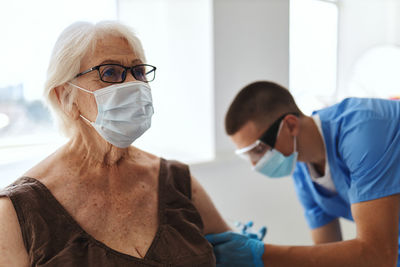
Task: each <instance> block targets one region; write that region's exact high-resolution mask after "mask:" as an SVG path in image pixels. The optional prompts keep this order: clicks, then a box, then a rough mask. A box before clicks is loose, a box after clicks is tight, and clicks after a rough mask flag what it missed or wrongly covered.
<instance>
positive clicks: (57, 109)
mask: <svg viewBox="0 0 400 267" xmlns="http://www.w3.org/2000/svg"><path fill="white" fill-rule="evenodd" d="M107 36H116V37H122V38H124V39H126V41H127V42H128V44H129V45H130V46H131V47H132V50H133V51H134V53H135V54H136V55H137V56H138V58H139V59H140V60H141V61H142V62H145V61H146V60H145V56H144V51H143V48H142V44H141V42H140V40H139V39H138V38H137V37H136V35H135V33H134V32H133V31H132V30H131V29H130V28H129V27H127V26H125V25H123V24H121V23H119V22H116V21H101V22H98V23H96V24H93V23H89V22H75V23H73V24H71V25H70V26H68V27H67V28H66V29H65V30H64V31H63V32H62V33H61V34H60V36H59V37H58V39H57V41H56V43H55V45H54V48H53V52H52V54H51V57H50V63H49V67H48V69H47V77H46V82H45V85H44V92H43V95H44V98H45V101H46V103H47V104H48V105H49V106H50V109H51V111H52V114H53V117H55V119H56V122H57V124H58V126H59V129H60V131H61V132H62V133H63V134H64V135H66V136H67V137H71V136H72V135H73V134H74V131H75V130H76V125H75V123H76V122H75V121H74V120H72V119H71V118H70V117H69V116H68V115H67V114H66V113H65V112H64V111H63V109H62V107H61V106H60V103H59V101H58V99H57V96H56V92H55V90H54V88H56V87H58V86H60V85H63V84H65V83H67V82H68V81H70V80H72V79H73V78H74V77H75V76H76V75H77V74H78V73H79V70H80V67H81V61H82V58H83V57H84V56H85V55H86V54H87V53H89V52H91V51H94V49H95V47H96V44H97V41H98V40H101V39H103V38H106V37H107ZM75 97H76V90H72V91H71V93H70V94H69V95H68V97H67V98H66V99H65V107H64V108H65V109H66V110H71V109H72V105H73V102H74V100H75Z"/></svg>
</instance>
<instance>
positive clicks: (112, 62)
mask: <svg viewBox="0 0 400 267" xmlns="http://www.w3.org/2000/svg"><path fill="white" fill-rule="evenodd" d="M102 64H119V65H123V64H122V62H121V61H119V60H115V59H105V60H103V61H102V62H101V63H100V64H99V65H102ZM131 64H132V65H135V64H143V62H142V61H141V60H140V59H138V58H137V59H134V60H132V61H131Z"/></svg>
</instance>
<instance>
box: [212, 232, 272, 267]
mask: <svg viewBox="0 0 400 267" xmlns="http://www.w3.org/2000/svg"><path fill="white" fill-rule="evenodd" d="M206 239H207V240H208V242H210V243H211V244H212V245H213V246H214V254H215V257H216V259H217V266H218V267H223V266H229V267H235V266H237V267H250V266H251V267H263V266H264V263H263V262H262V255H263V254H264V243H263V242H262V241H260V240H258V239H254V238H250V237H248V236H245V235H242V234H238V233H234V232H230V231H229V232H224V233H220V234H210V235H206Z"/></svg>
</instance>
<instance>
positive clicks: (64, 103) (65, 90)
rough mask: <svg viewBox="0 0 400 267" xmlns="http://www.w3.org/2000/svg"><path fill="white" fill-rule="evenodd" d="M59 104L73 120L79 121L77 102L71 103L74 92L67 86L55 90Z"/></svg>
mask: <svg viewBox="0 0 400 267" xmlns="http://www.w3.org/2000/svg"><path fill="white" fill-rule="evenodd" d="M54 93H55V95H56V97H57V101H58V104H59V105H60V107H61V109H62V110H63V111H64V113H65V114H66V115H67V116H68V117H71V118H72V119H73V120H77V119H79V115H80V111H79V108H78V106H77V105H76V103H75V102H73V103H71V97H72V90H71V88H70V87H68V86H66V85H65V84H63V85H60V86H57V87H55V88H54Z"/></svg>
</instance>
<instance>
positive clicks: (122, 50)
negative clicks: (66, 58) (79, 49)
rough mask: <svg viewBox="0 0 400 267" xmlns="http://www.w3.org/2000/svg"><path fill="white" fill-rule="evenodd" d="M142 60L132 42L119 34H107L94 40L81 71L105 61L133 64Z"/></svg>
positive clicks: (83, 61) (83, 59)
mask: <svg viewBox="0 0 400 267" xmlns="http://www.w3.org/2000/svg"><path fill="white" fill-rule="evenodd" d="M132 62H141V59H140V57H139V55H138V54H137V53H136V52H135V51H134V49H133V47H132V46H131V44H130V43H129V42H128V41H127V40H126V39H125V38H124V37H119V36H112V35H107V36H104V37H101V38H98V39H96V40H94V41H93V43H92V46H91V47H90V48H89V49H88V51H87V52H86V54H85V56H84V57H83V58H82V61H81V69H80V70H81V71H83V70H86V69H88V68H91V67H93V66H97V65H99V64H103V63H119V64H122V65H131V64H132Z"/></svg>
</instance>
